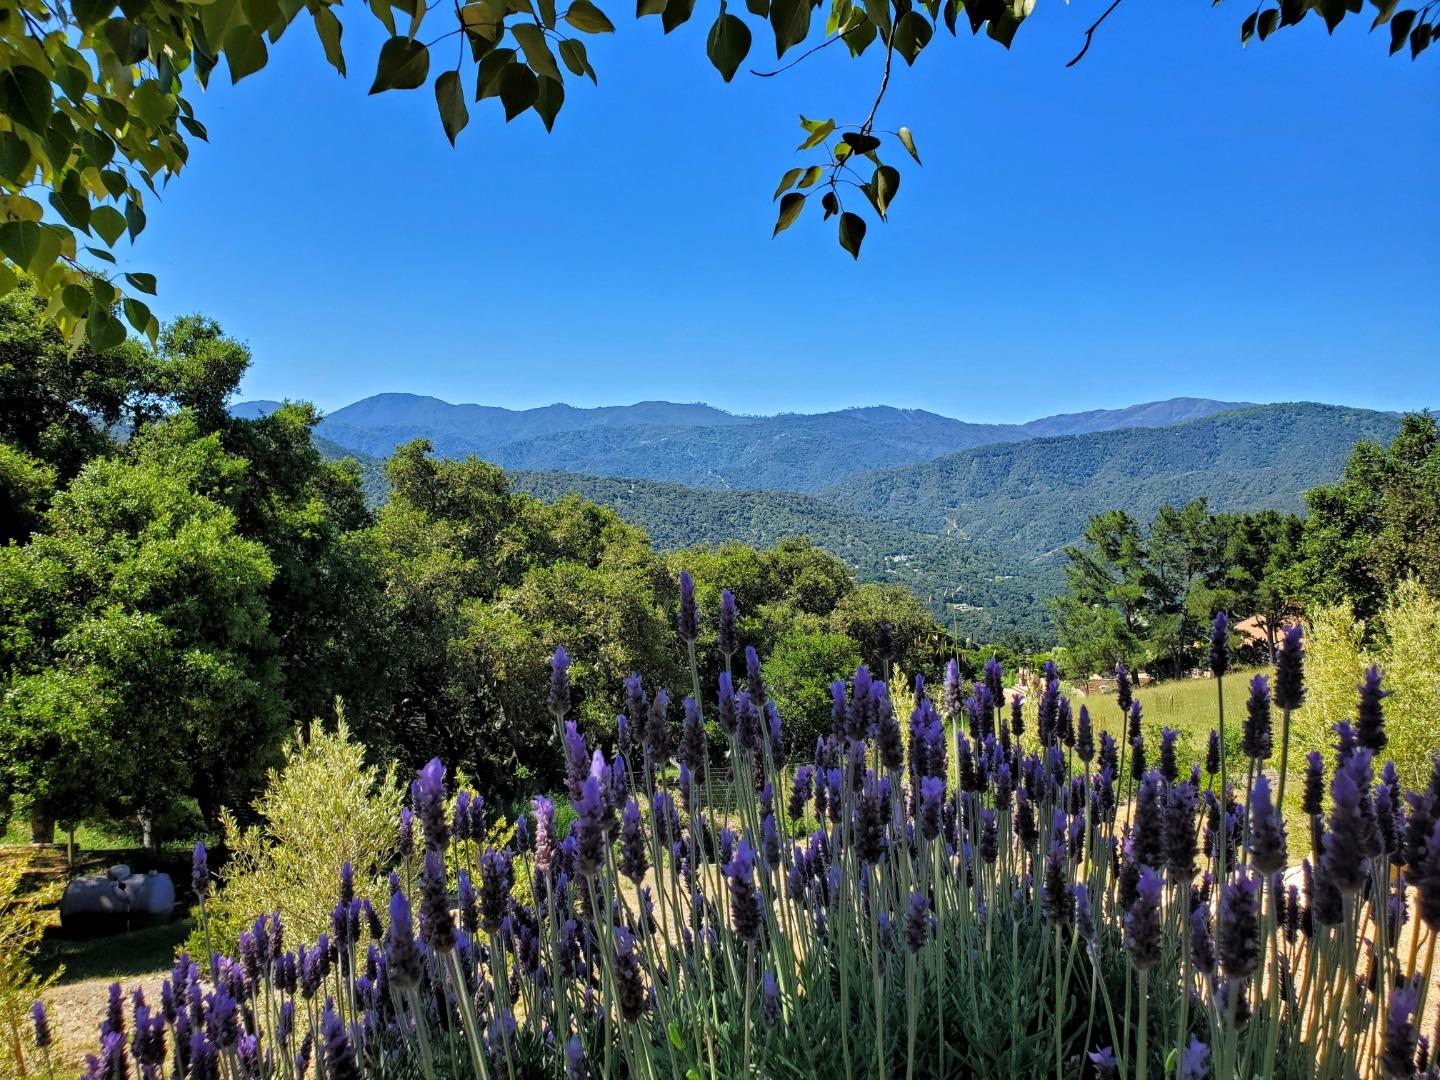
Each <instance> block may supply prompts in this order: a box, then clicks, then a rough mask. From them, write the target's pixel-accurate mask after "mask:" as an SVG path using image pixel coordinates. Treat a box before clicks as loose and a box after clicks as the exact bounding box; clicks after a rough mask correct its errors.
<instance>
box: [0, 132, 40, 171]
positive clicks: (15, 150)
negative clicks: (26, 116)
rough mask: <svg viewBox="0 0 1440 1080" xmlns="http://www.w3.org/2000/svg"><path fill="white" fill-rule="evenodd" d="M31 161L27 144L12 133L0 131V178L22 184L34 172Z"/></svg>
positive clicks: (32, 159) (32, 157)
mask: <svg viewBox="0 0 1440 1080" xmlns="http://www.w3.org/2000/svg"><path fill="white" fill-rule="evenodd" d="M33 161H34V154H33V153H32V152H31V150H30V144H29V143H27V142H26V141H25V140H24V139H22V138H20V136H19V135H16V134H15V132H13V131H0V176H3V177H5V179H7V180H14V181H16V182H17V183H22V182H23V181H25V180H27V179H29V174H30V173H32V172H34V171H35V170H34V166H33Z"/></svg>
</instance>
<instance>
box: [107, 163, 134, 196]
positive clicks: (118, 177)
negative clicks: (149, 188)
mask: <svg viewBox="0 0 1440 1080" xmlns="http://www.w3.org/2000/svg"><path fill="white" fill-rule="evenodd" d="M100 182H101V183H102V184H104V185H105V190H106V191H108V192H109V193H110V197H111V198H112V199H120V198H123V197H124V196H125V193H126V192H127V191H129V190H130V181H129V180H126V179H125V174H124V173H122V172H121V171H120V170H119V169H106V170H105V171H104V172H102V173H101V174H100Z"/></svg>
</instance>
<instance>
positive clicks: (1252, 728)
mask: <svg viewBox="0 0 1440 1080" xmlns="http://www.w3.org/2000/svg"><path fill="white" fill-rule="evenodd" d="M1240 745H1241V748H1242V749H1243V750H1244V752H1245V756H1246V757H1248V758H1249V759H1250V760H1251V761H1265V760H1266V759H1268V758H1269V757H1270V753H1271V751H1272V749H1273V748H1274V726H1273V722H1272V720H1271V715H1270V680H1269V679H1267V678H1266V677H1265V676H1264V675H1256V676H1255V677H1254V678H1253V679H1251V680H1250V697H1249V699H1248V700H1247V701H1246V702H1245V723H1244V724H1243V725H1242V726H1241V739H1240Z"/></svg>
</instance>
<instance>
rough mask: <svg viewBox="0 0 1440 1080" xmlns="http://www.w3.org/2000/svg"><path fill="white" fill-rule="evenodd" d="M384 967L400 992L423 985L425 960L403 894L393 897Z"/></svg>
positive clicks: (391, 898) (398, 893)
mask: <svg viewBox="0 0 1440 1080" xmlns="http://www.w3.org/2000/svg"><path fill="white" fill-rule="evenodd" d="M385 968H386V970H387V971H388V972H389V974H390V983H391V985H392V986H394V987H395V988H396V989H397V990H401V991H405V990H413V989H415V987H417V986H419V985H420V978H421V976H422V975H423V974H424V961H423V959H422V957H421V955H420V949H419V947H418V946H417V945H416V944H415V928H414V927H413V926H412V925H411V923H410V901H409V900H407V899H406V898H405V894H404V893H403V892H397V893H395V895H393V896H392V897H390V926H389V928H388V929H387V930H386V932H385Z"/></svg>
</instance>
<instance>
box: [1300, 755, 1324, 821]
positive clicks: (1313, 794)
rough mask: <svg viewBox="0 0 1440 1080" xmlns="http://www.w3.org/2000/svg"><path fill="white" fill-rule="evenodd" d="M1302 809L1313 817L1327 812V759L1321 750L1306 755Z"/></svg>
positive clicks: (1301, 799)
mask: <svg viewBox="0 0 1440 1080" xmlns="http://www.w3.org/2000/svg"><path fill="white" fill-rule="evenodd" d="M1300 809H1301V810H1303V811H1304V812H1305V813H1307V814H1309V815H1311V816H1312V817H1314V816H1316V815H1319V814H1323V813H1324V812H1325V759H1324V758H1322V757H1321V756H1320V751H1319V750H1311V751H1310V752H1309V753H1308V754H1306V755H1305V780H1304V786H1303V788H1302V789H1301V795H1300Z"/></svg>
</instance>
